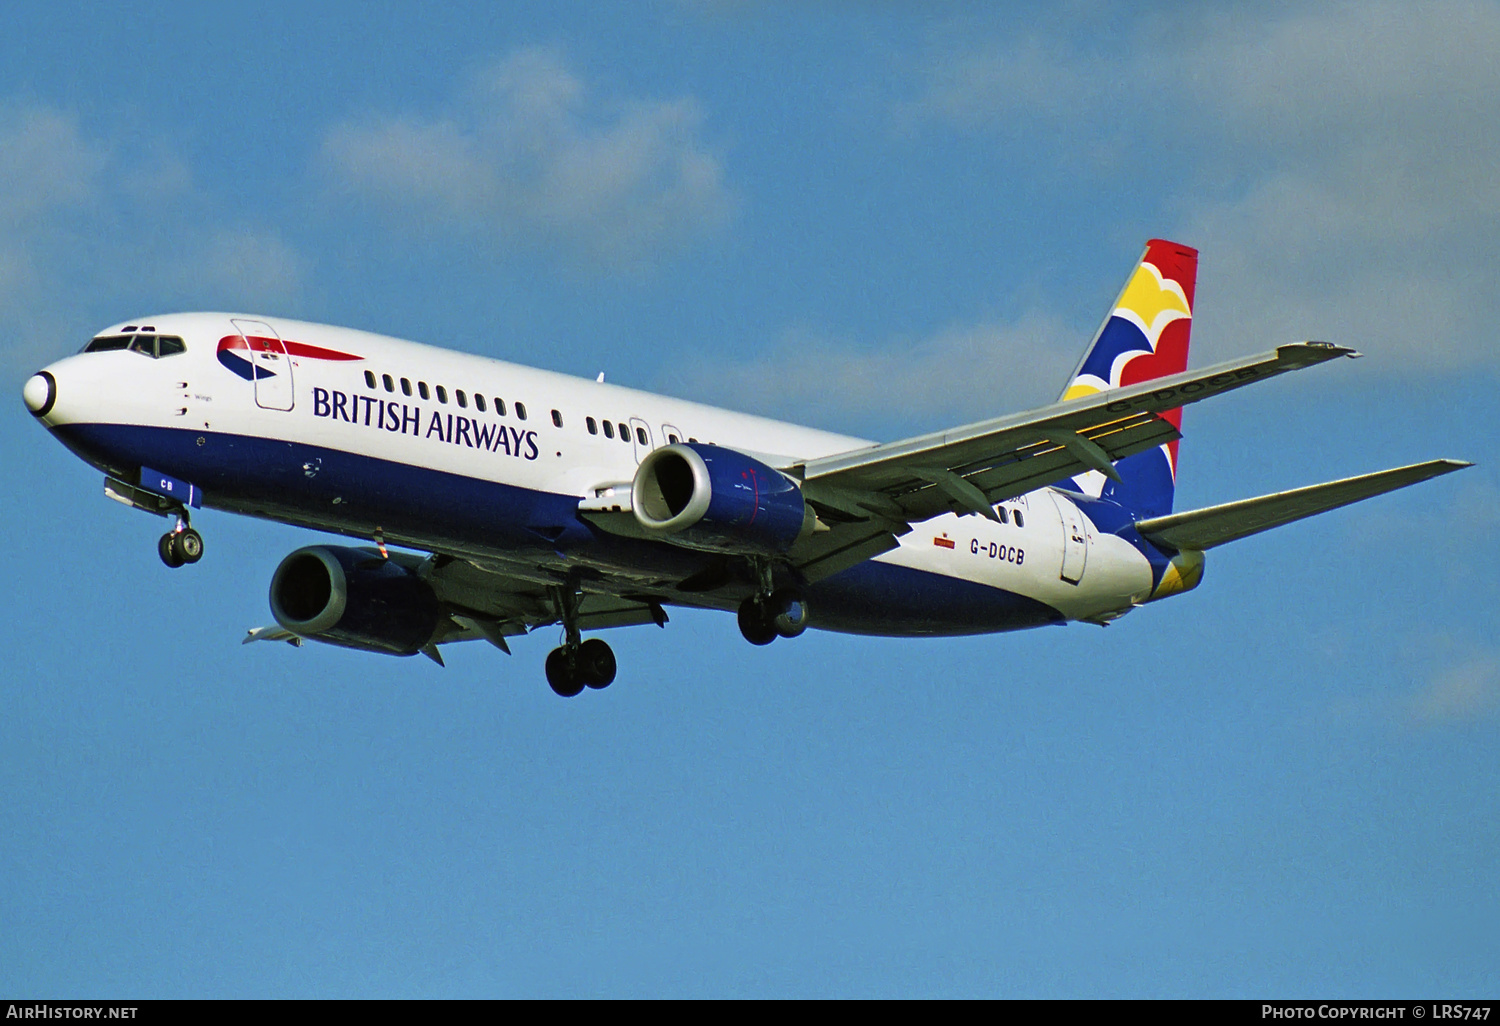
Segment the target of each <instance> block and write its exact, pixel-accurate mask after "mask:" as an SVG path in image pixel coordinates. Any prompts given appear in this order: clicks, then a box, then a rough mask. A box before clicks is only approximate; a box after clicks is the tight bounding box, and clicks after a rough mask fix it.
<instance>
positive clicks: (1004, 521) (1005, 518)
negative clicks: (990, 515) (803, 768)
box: [995, 506, 1010, 524]
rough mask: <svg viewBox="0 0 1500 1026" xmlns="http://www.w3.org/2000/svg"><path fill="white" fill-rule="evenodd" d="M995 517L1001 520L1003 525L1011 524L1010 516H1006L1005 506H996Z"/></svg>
mask: <svg viewBox="0 0 1500 1026" xmlns="http://www.w3.org/2000/svg"><path fill="white" fill-rule="evenodd" d="M995 515H996V516H997V517H999V518H1000V522H1001V523H1002V524H1008V523H1010V517H1008V516H1006V515H1005V507H1004V506H996V507H995Z"/></svg>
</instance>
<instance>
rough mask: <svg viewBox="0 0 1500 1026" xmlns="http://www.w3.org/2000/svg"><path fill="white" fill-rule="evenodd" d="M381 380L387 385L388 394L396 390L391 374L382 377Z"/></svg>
mask: <svg viewBox="0 0 1500 1026" xmlns="http://www.w3.org/2000/svg"><path fill="white" fill-rule="evenodd" d="M380 380H381V381H382V382H384V383H385V390H386V391H387V392H394V391H395V390H396V382H394V381H393V380H391V376H390V375H389V374H382V375H380Z"/></svg>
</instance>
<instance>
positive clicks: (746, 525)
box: [630, 442, 816, 553]
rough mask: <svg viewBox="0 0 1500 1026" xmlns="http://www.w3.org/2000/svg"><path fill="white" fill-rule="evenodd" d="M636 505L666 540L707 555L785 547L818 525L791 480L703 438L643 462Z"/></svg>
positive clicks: (638, 514) (633, 490) (633, 493)
mask: <svg viewBox="0 0 1500 1026" xmlns="http://www.w3.org/2000/svg"><path fill="white" fill-rule="evenodd" d="M630 506H631V509H632V510H634V512H635V518H636V520H637V521H639V522H640V524H641V526H642V527H644V528H645V529H646V530H647V531H648V532H650V533H651V534H653V535H659V536H660V537H661V538H662V540H663V541H669V542H672V543H673V544H674V545H683V546H686V547H687V548H693V549H703V550H706V551H709V552H743V553H782V552H786V551H787V550H788V549H790V548H791V547H792V545H793V544H795V543H796V541H797V540H798V539H799V538H801V537H803V536H804V535H806V534H808V533H810V532H811V531H812V528H813V524H814V523H815V522H816V518H815V517H814V515H813V512H812V510H811V509H810V508H808V505H807V503H805V502H804V501H803V500H802V490H801V489H800V488H798V487H797V484H796V482H794V481H793V480H792V479H791V478H789V477H787V476H786V475H785V474H783V473H781V472H780V471H779V470H775V469H772V468H771V467H768V466H766V465H765V464H764V463H762V462H760V461H759V460H756V459H752V458H751V457H749V456H746V455H745V454H744V453H742V452H736V451H735V450H733V449H725V448H723V447H721V446H717V445H702V444H700V443H698V442H685V443H678V444H676V445H667V446H663V447H662V448H660V449H656V450H655V451H653V452H651V453H650V454H648V455H647V456H646V458H645V459H643V460H641V465H640V467H639V468H638V469H637V470H636V472H635V480H634V481H633V482H632V484H631V487H630Z"/></svg>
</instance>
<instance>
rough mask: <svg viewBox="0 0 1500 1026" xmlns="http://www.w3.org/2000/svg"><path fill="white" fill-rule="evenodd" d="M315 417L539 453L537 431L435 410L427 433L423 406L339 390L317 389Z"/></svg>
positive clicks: (526, 454)
mask: <svg viewBox="0 0 1500 1026" xmlns="http://www.w3.org/2000/svg"><path fill="white" fill-rule="evenodd" d="M313 416H314V417H329V418H332V419H333V420H342V421H345V422H347V423H350V424H360V425H363V426H364V427H374V428H384V429H385V430H387V431H393V432H396V433H399V434H403V435H420V436H422V437H423V438H431V437H433V436H434V435H436V436H437V437H438V438H440V439H442V440H443V441H445V442H447V443H449V444H450V445H467V446H468V447H469V448H471V449H486V450H488V451H489V452H500V451H502V450H503V451H504V452H505V454H506V455H508V456H515V457H517V458H520V459H527V460H534V459H536V458H537V454H538V450H537V444H536V432H535V431H521V430H518V429H516V428H513V427H507V426H506V425H504V424H495V423H493V422H491V421H487V420H479V419H478V418H476V417H467V416H464V415H463V414H458V415H456V416H455V415H454V414H452V413H445V412H443V411H441V410H433V411H432V414H431V416H430V417H429V418H428V420H427V421H426V430H425V431H423V420H422V417H423V413H422V407H421V406H418V405H415V404H407V403H397V402H387V401H386V400H384V399H377V398H375V397H374V396H368V395H350V394H347V393H344V392H340V391H339V390H337V389H331V390H330V389H327V388H314V389H313Z"/></svg>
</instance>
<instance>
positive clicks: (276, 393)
mask: <svg viewBox="0 0 1500 1026" xmlns="http://www.w3.org/2000/svg"><path fill="white" fill-rule="evenodd" d="M231 323H233V324H234V327H235V330H236V331H238V332H239V333H240V338H242V339H244V340H245V346H246V348H247V349H249V351H250V352H249V356H250V367H251V370H252V372H253V373H254V375H255V405H257V406H259V407H260V408H261V409H264V410H290V409H291V408H292V403H293V392H292V361H291V358H290V357H289V356H287V352H286V345H285V344H284V343H283V342H282V341H281V336H280V335H278V334H277V333H276V329H275V328H273V327H271V326H270V325H269V324H267V323H266V322H265V321H250V320H246V319H244V318H243V317H235V318H231Z"/></svg>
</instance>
